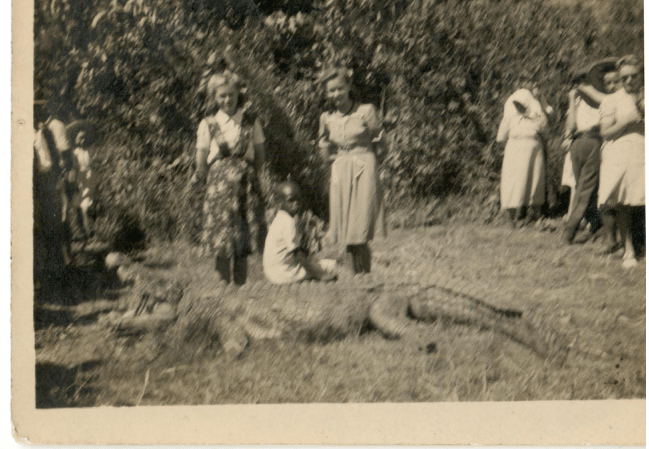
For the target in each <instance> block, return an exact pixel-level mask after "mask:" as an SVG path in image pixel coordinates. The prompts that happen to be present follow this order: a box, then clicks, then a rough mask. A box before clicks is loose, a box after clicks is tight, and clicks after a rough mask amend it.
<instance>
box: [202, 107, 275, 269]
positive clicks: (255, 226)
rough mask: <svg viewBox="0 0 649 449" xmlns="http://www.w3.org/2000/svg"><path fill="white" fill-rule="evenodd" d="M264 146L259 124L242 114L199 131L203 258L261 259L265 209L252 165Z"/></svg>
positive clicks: (222, 117)
mask: <svg viewBox="0 0 649 449" xmlns="http://www.w3.org/2000/svg"><path fill="white" fill-rule="evenodd" d="M263 143H264V134H263V131H262V129H261V125H260V123H259V121H258V120H257V119H256V118H255V117H254V116H252V115H250V114H248V113H246V112H245V111H244V110H241V109H240V110H238V111H237V113H235V114H234V115H233V116H232V117H230V116H228V115H227V114H225V113H223V112H222V111H219V112H217V113H216V114H215V115H213V116H210V117H206V118H205V119H203V120H202V121H201V123H200V125H199V127H198V131H197V139H196V147H197V149H198V150H209V153H208V157H207V164H208V173H207V179H206V182H205V189H204V200H203V210H202V217H203V223H202V229H201V232H200V245H201V247H202V249H203V253H204V254H209V255H221V256H224V257H233V256H234V257H246V256H248V255H249V254H251V253H253V252H258V253H261V251H262V250H263V239H264V237H265V236H264V232H265V226H264V207H263V202H262V197H261V190H260V186H259V181H258V178H257V174H256V173H255V169H254V167H253V161H254V159H255V157H259V156H260V155H257V154H255V152H256V148H257V147H259V146H261V145H262V144H263Z"/></svg>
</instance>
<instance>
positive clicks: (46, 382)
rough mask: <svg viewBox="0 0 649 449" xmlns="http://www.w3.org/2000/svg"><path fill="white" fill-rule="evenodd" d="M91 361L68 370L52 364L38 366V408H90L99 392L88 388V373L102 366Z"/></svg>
mask: <svg viewBox="0 0 649 449" xmlns="http://www.w3.org/2000/svg"><path fill="white" fill-rule="evenodd" d="M100 364H101V363H100V362H96V361H89V362H84V363H81V364H79V365H76V366H74V367H72V368H67V367H64V366H60V365H54V364H50V363H42V364H37V365H36V408H62V407H89V406H92V405H94V402H95V397H96V396H97V393H98V392H97V391H96V389H94V388H91V387H88V386H86V384H87V382H88V380H89V379H90V377H89V374H88V372H89V371H90V370H92V369H93V368H96V367H98V366H99V365H100Z"/></svg>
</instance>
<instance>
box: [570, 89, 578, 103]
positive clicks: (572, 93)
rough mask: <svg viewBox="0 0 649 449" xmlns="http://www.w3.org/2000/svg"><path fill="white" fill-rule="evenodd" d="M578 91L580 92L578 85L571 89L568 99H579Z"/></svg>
mask: <svg viewBox="0 0 649 449" xmlns="http://www.w3.org/2000/svg"><path fill="white" fill-rule="evenodd" d="M578 93H579V90H578V87H575V88H572V89H570V92H568V99H569V100H573V101H574V100H575V99H577V94H578Z"/></svg>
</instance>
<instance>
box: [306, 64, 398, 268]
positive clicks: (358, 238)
mask: <svg viewBox="0 0 649 449" xmlns="http://www.w3.org/2000/svg"><path fill="white" fill-rule="evenodd" d="M320 82H321V83H322V84H323V85H324V87H325V91H326V96H327V99H328V100H330V101H331V103H332V104H333V106H334V109H333V111H331V112H324V113H323V114H322V115H321V116H320V129H319V133H318V146H319V148H320V151H321V153H322V156H323V158H324V159H325V161H327V162H330V163H331V184H330V187H329V230H328V233H327V236H326V238H325V241H326V243H328V244H330V245H336V244H341V245H345V247H346V252H347V253H348V255H349V258H350V259H351V264H352V268H353V272H354V273H369V272H370V270H371V265H372V264H371V260H372V257H371V252H370V248H369V245H368V242H370V241H371V240H372V239H374V237H376V236H385V234H386V230H385V214H384V210H383V201H382V191H381V183H380V180H379V175H378V165H377V155H379V156H381V155H382V154H383V153H384V152H385V151H386V150H387V145H386V143H385V140H384V138H383V130H382V124H381V120H380V119H379V116H378V113H377V110H376V108H375V107H374V105H372V104H366V103H361V102H359V101H355V100H354V99H353V98H352V97H351V96H350V89H351V72H350V71H349V70H347V69H344V68H334V69H330V70H327V71H325V72H324V73H323V75H322V76H321V78H320Z"/></svg>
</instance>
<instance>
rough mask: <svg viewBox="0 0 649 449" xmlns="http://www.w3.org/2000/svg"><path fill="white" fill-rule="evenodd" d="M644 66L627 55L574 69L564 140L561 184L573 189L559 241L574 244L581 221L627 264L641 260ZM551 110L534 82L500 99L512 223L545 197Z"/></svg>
mask: <svg viewBox="0 0 649 449" xmlns="http://www.w3.org/2000/svg"><path fill="white" fill-rule="evenodd" d="M643 68H644V67H643V65H642V64H641V63H640V62H639V61H638V59H637V58H635V57H634V56H624V57H622V58H607V59H604V60H601V61H597V62H596V63H594V64H591V65H590V66H588V67H586V68H583V69H581V70H579V71H577V73H576V74H575V76H574V77H573V80H572V83H573V86H572V89H571V90H570V92H569V106H568V111H567V116H566V125H565V133H564V141H563V143H562V148H563V149H564V150H565V151H566V152H567V155H566V162H565V167H564V180H563V183H564V184H567V185H570V186H571V187H572V188H573V192H572V199H571V203H570V207H569V211H568V214H567V221H566V224H565V227H564V229H563V232H562V242H563V243H565V244H571V243H573V241H574V239H575V235H576V233H577V231H578V229H579V227H580V225H581V223H582V220H584V219H585V220H586V221H587V222H588V224H589V225H590V226H589V227H590V232H591V233H592V234H593V236H600V235H601V236H603V237H604V241H605V244H604V247H603V248H602V250H601V251H600V253H602V254H612V253H618V252H620V251H622V249H623V251H624V253H623V256H622V258H623V262H622V266H623V267H625V268H633V267H635V266H637V263H638V262H637V259H636V253H635V247H634V242H633V238H632V233H631V228H632V224H633V223H632V217H637V216H638V214H634V212H635V211H634V208H641V207H644V199H645V185H644V80H643ZM552 112H553V111H552V108H550V107H549V106H547V105H545V104H544V101H543V99H542V97H540V95H539V92H538V87H536V86H523V88H521V89H519V90H517V91H516V92H514V94H512V95H511V96H510V97H509V98H508V99H507V101H506V103H505V111H504V116H503V121H502V123H501V125H500V128H499V130H498V136H497V139H496V140H497V141H499V142H507V144H506V146H505V154H504V159H503V167H502V177H501V208H502V209H505V210H507V211H508V213H509V215H510V218H511V219H512V224H513V225H514V226H515V224H516V220H518V219H520V218H522V216H524V215H527V217H528V219H530V218H533V216H534V215H535V213H536V211H537V210H538V208H540V206H541V205H542V204H543V203H544V201H545V195H544V194H545V159H544V145H545V142H546V141H547V135H546V132H547V117H548V115H550V114H552ZM526 209H527V214H526ZM618 234H619V239H618Z"/></svg>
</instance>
